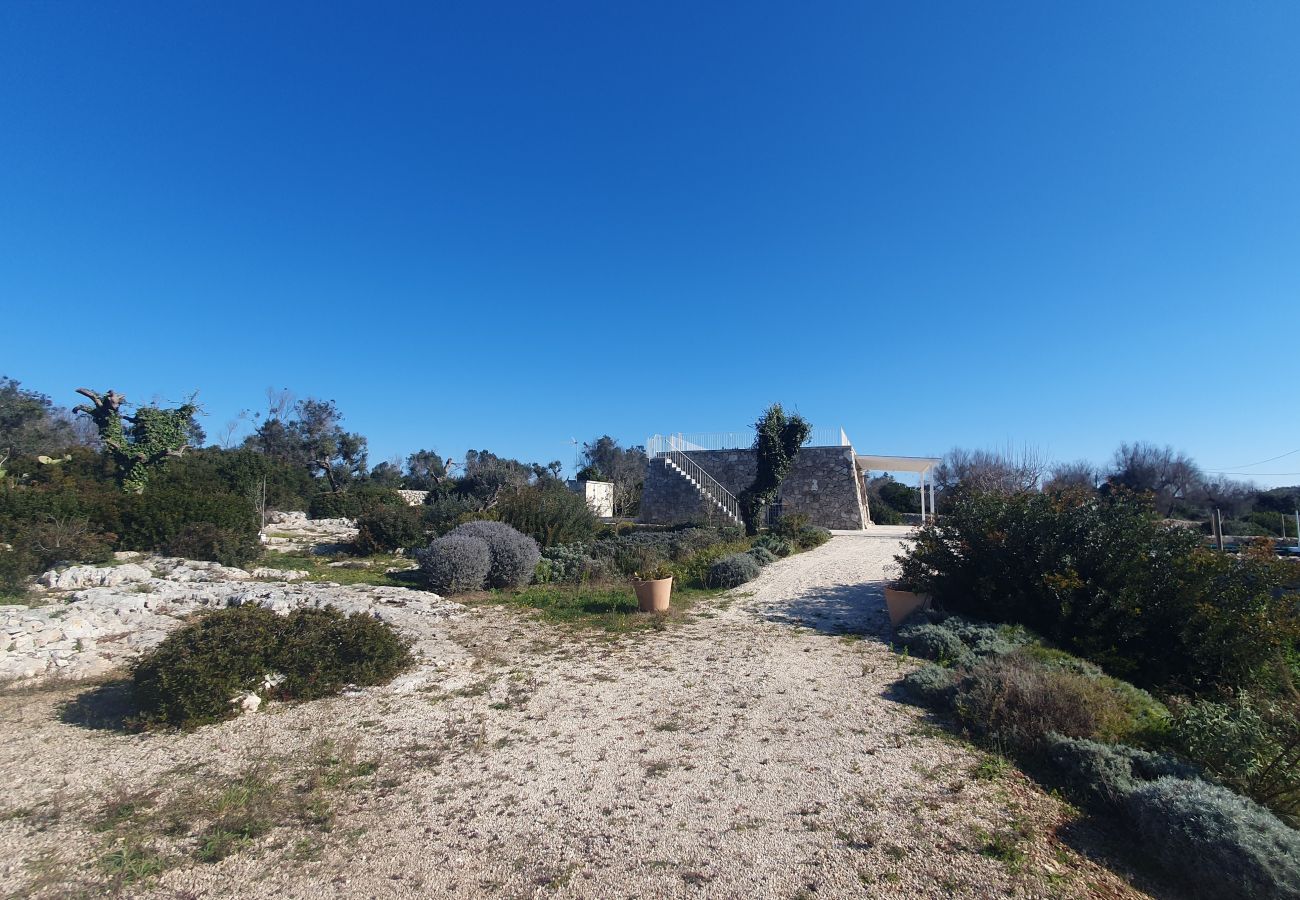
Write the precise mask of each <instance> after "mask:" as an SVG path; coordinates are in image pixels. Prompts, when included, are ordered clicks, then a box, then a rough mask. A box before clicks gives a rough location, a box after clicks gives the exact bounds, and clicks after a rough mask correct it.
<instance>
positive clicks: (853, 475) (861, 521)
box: [641, 447, 868, 529]
mask: <svg viewBox="0 0 1300 900" xmlns="http://www.w3.org/2000/svg"><path fill="white" fill-rule="evenodd" d="M686 455H687V456H688V457H690V459H691V460H692V461H693V462H695V463H696V465H698V466H699V467H700V468H701V469H703V470H704V471H705V472H708V473H709V475H711V476H712V477H713V478H716V479H717V480H718V482H719V483H720V484H721V485H722V486H723V487H725V488H726V489H727V490H729V491H731V493H733V494H737V495H738V494H740V492H741V491H743V490H744V489H745V488H747V487H748V486H749V485H750V484H752V483H753V481H754V475H755V473H756V472H757V469H758V461H757V458H756V457H755V455H754V451H753V450H696V451H692V452H689V453H687V454H686ZM864 496H865V492H864V491H863V487H862V482H861V478H860V477H859V475H858V471H857V465H856V462H855V460H854V454H853V448H852V447H805V448H803V449H802V450H800V451H799V454H798V456H796V457H795V460H794V466H793V467H792V468H791V470H790V474H789V475H788V476H787V477H786V479H785V481H783V482H782V483H781V493H780V497H779V502H780V504H781V510H782V512H784V513H806V514H807V515H808V518H809V520H810V521H811V522H812V523H813V524H814V525H820V526H822V527H823V528H837V529H840V528H843V529H856V528H862V527H864V526H865V525H866V524H867V522H868V516H867V509H866V504H865V501H864V499H863V498H864ZM704 506H705V504H703V503H701V501H700V497H699V494H698V493H696V491H695V489H694V488H693V487H692V486H691V485H690V484H689V483H688V482H687V481H686V479H684V478H682V477H681V476H680V475H678V474H677V473H676V472H674V471H672V470H671V469H668V468H667V467H666V466H664V464H663V461H662V460H652V461H651V462H650V464H649V466H648V468H647V469H646V482H645V492H644V493H643V494H642V498H641V520H642V521H643V522H654V523H658V524H664V525H675V524H679V523H681V522H698V521H703V520H704Z"/></svg>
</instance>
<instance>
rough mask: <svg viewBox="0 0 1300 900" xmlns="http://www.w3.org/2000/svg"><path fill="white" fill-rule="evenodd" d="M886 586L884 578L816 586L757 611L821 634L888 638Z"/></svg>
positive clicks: (773, 618)
mask: <svg viewBox="0 0 1300 900" xmlns="http://www.w3.org/2000/svg"><path fill="white" fill-rule="evenodd" d="M884 588H885V583H884V582H883V581H866V582H862V583H861V584H840V585H832V586H828V587H824V588H815V589H813V590H811V591H808V592H807V593H805V594H801V595H800V596H798V597H795V598H793V599H790V600H782V601H778V602H774V603H767V604H763V605H761V606H759V607H758V608H757V609H756V612H757V613H758V614H759V616H761V617H762V618H764V619H766V620H767V621H769V622H783V623H787V624H791V625H802V626H803V627H805V628H811V629H813V630H814V631H818V632H820V633H822V634H829V635H844V634H856V635H862V636H864V637H875V638H879V639H880V640H886V641H887V640H889V637H890V634H891V629H890V625H889V612H888V611H887V610H886V609H885V590H884Z"/></svg>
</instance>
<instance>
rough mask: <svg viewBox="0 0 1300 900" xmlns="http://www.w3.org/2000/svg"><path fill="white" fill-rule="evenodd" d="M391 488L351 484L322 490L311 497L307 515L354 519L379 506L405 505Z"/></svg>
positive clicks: (314, 517) (318, 517)
mask: <svg viewBox="0 0 1300 900" xmlns="http://www.w3.org/2000/svg"><path fill="white" fill-rule="evenodd" d="M405 505H406V501H405V500H403V499H402V495H401V494H399V493H397V491H395V490H393V489H392V488H386V487H378V486H375V485H353V486H352V487H350V488H348V489H347V490H345V491H322V492H321V493H319V494H316V495H315V496H313V497H312V498H311V501H310V503H309V504H308V506H307V515H309V516H310V517H311V518H313V519H356V518H359V517H361V516H363V515H365V514H366V513H368V512H371V511H373V510H375V509H377V508H378V507H381V506H405Z"/></svg>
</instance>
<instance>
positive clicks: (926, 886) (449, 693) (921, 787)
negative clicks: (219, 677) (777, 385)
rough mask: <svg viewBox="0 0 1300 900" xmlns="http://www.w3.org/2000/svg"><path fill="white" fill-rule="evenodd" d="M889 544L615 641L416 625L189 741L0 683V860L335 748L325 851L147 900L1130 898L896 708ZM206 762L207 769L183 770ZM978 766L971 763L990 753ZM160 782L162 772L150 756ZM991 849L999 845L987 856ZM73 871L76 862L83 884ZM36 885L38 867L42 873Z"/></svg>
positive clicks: (814, 558)
mask: <svg viewBox="0 0 1300 900" xmlns="http://www.w3.org/2000/svg"><path fill="white" fill-rule="evenodd" d="M898 548H899V538H898V537H897V535H889V534H885V535H852V536H839V537H836V538H834V539H833V540H832V541H831V542H830V543H829V544H827V545H826V546H824V547H821V548H819V549H818V550H815V551H812V552H809V553H805V554H801V555H799V556H796V557H793V558H791V559H787V560H782V561H779V562H777V563H775V564H773V565H772V566H769V567H768V568H767V569H765V570H764V572H763V575H762V576H761V578H760V579H759V580H758V581H756V582H753V583H751V584H749V585H746V586H745V587H744V588H741V589H739V590H737V591H735V592H732V594H731V595H729V596H727V597H723V598H721V599H718V600H711V601H705V602H703V603H702V604H700V606H698V607H697V609H696V610H695V612H694V614H693V615H692V617H691V618H690V620H689V621H687V622H686V623H684V624H681V625H678V626H676V627H670V628H668V629H666V630H664V631H660V632H649V633H642V634H638V635H635V636H632V637H627V638H623V639H620V640H617V641H611V640H610V639H608V638H606V637H604V636H603V635H588V634H585V633H584V634H577V635H575V633H574V632H572V631H567V630H560V629H555V628H552V627H550V626H546V625H542V624H540V623H538V622H536V621H535V620H533V619H531V618H530V617H528V616H526V615H523V614H520V613H518V612H515V611H510V610H499V609H478V610H476V611H472V612H471V613H470V614H467V615H466V616H464V617H462V618H461V619H458V620H451V621H446V620H443V621H438V622H436V623H433V624H432V625H431V627H433V628H436V629H437V630H438V634H437V636H436V637H437V640H436V641H435V642H433V644H431V646H436V647H440V648H441V650H439V651H438V654H439V657H440V659H439V663H440V666H441V668H434V667H429V668H428V669H427V670H425V671H424V672H423V673H422V674H421V675H420V676H419V677H416V678H408V679H405V680H403V681H402V682H401V683H400V684H398V685H394V686H390V687H388V688H384V689H380V690H372V691H367V692H365V693H363V694H361V695H358V696H353V697H343V698H338V699H335V700H329V701H323V702H318V703H314V704H307V705H302V706H296V707H282V708H279V709H272V711H271V712H269V713H265V714H259V715H256V716H245V717H244V718H242V719H240V720H237V721H234V722H230V723H226V724H224V725H221V726H217V727H213V728H208V729H203V730H200V731H198V732H196V733H193V734H188V735H184V734H182V735H168V734H161V735H151V736H146V737H139V736H131V735H124V734H121V733H118V732H113V731H97V730H93V729H88V728H84V727H78V726H76V725H72V724H65V723H64V722H61V721H60V720H59V718H58V717H57V714H56V704H57V701H58V700H60V699H64V698H65V697H66V692H65V693H64V694H63V695H60V694H58V693H57V692H54V693H48V692H47V693H35V694H30V695H10V696H8V697H5V698H3V699H2V700H0V714H2V715H3V716H4V718H5V721H6V723H7V724H6V731H7V733H8V735H9V737H8V738H7V739H6V740H5V742H4V744H3V746H0V774H3V775H4V777H5V783H6V784H7V785H8V797H7V804H0V814H3V813H4V812H5V809H6V808H10V809H17V808H21V807H30V806H31V805H32V804H34V803H40V802H49V801H50V800H51V799H53V800H56V801H57V804H58V806H59V808H60V809H62V810H63V812H62V814H61V815H59V816H57V817H56V818H55V820H54V821H52V822H49V823H46V825H45V826H44V827H43V829H40V830H36V829H33V828H32V826H31V824H30V821H29V820H28V819H25V818H22V817H16V816H12V815H11V816H9V817H7V818H0V876H2V877H3V878H4V882H5V886H6V888H8V889H9V890H10V891H13V892H14V893H15V895H17V896H22V895H23V894H24V892H25V891H26V892H29V893H30V892H31V891H32V890H33V885H36V884H37V882H36V881H35V880H34V879H35V877H36V876H35V875H33V874H32V873H33V872H34V871H36V868H35V867H36V863H34V862H33V860H37V861H40V865H41V866H44V867H45V868H44V869H42V871H48V868H49V864H50V860H52V859H53V860H55V861H57V862H58V864H60V865H62V866H65V867H66V877H63V878H58V879H55V880H54V883H53V884H51V885H47V887H48V891H46V890H45V889H44V888H43V889H42V892H43V893H48V895H50V896H56V895H58V894H57V891H58V890H62V889H63V887H66V886H67V885H69V884H75V883H76V881H77V879H78V878H79V877H82V876H83V875H85V873H88V872H90V871H91V867H92V866H93V860H94V859H95V858H96V849H95V848H96V847H97V844H96V841H97V840H100V839H99V838H98V836H97V835H95V834H94V833H93V832H91V831H90V829H89V828H88V826H87V822H89V821H90V820H91V819H92V818H93V814H94V811H95V809H96V805H97V804H98V803H99V800H98V797H99V796H101V795H103V793H104V792H105V791H107V790H109V789H110V788H111V787H114V786H117V787H125V788H128V789H131V788H137V789H138V788H140V787H147V786H150V785H162V786H163V787H164V789H166V787H167V785H169V784H172V783H173V782H174V781H176V779H180V778H183V777H186V776H184V775H181V774H177V773H178V772H184V771H188V770H187V768H186V767H192V768H193V769H194V770H196V771H207V772H213V771H217V772H231V771H238V770H239V769H240V767H241V766H246V765H248V764H249V763H250V762H251V761H254V760H257V759H267V758H275V759H283V758H290V759H291V758H293V757H294V755H295V754H306V753H308V752H309V750H310V748H311V747H312V746H314V745H316V743H317V742H319V741H321V740H322V739H325V738H329V739H333V740H336V741H342V740H346V741H349V742H351V743H353V744H354V745H355V753H356V754H357V758H359V759H365V760H373V761H375V762H377V763H378V765H379V769H378V772H377V773H376V775H375V776H374V777H373V778H372V779H371V781H373V782H374V784H373V785H372V786H370V787H358V788H355V789H353V790H350V791H349V792H348V793H347V795H346V798H345V799H344V800H343V801H341V802H342V804H343V805H342V807H341V809H340V812H339V817H338V821H337V824H336V825H335V827H334V829H333V830H332V831H330V832H329V833H328V834H325V835H323V836H321V837H320V838H319V839H320V840H321V841H323V843H324V847H323V850H322V852H320V853H318V854H315V855H314V857H313V858H309V859H305V860H303V859H291V858H290V855H289V854H288V851H287V850H286V849H285V848H286V847H292V846H294V843H295V839H296V836H295V835H292V834H290V835H285V834H283V833H282V832H283V831H284V829H280V830H278V831H277V832H273V833H272V834H271V835H268V836H266V837H263V838H261V839H259V841H258V842H257V843H255V844H254V845H253V846H251V847H250V848H249V849H247V850H245V851H243V852H242V853H239V854H237V855H235V856H232V857H230V858H227V859H225V860H224V861H222V862H220V863H216V864H208V865H204V864H199V863H193V862H187V863H186V864H185V865H182V866H177V867H175V868H172V869H170V870H169V871H167V872H165V873H163V874H162V875H161V876H158V877H157V878H156V879H153V880H151V881H147V882H145V883H144V886H140V885H135V886H129V887H128V888H127V889H126V893H127V894H131V893H137V894H141V895H146V896H157V897H173V898H175V897H241V898H251V897H265V898H271V897H412V898H415V897H551V896H556V897H593V898H613V897H626V898H635V897H641V898H652V897H735V898H752V897H783V898H784V897H934V898H946V897H1002V896H1018V897H1031V896H1032V897H1039V896H1043V897H1045V896H1055V897H1077V896H1133V895H1136V892H1135V891H1133V889H1131V888H1129V887H1128V886H1127V885H1126V884H1125V883H1124V882H1123V881H1122V880H1121V879H1119V878H1118V877H1117V876H1115V875H1114V874H1113V873H1111V872H1109V871H1108V870H1106V869H1103V868H1101V867H1100V866H1098V865H1097V864H1095V863H1093V862H1091V861H1089V860H1088V859H1085V858H1084V857H1082V856H1080V855H1079V854H1078V853H1076V852H1075V851H1074V850H1073V849H1071V848H1070V847H1068V846H1066V844H1065V843H1064V842H1063V841H1062V840H1061V839H1059V838H1058V837H1057V835H1056V829H1057V827H1058V826H1059V825H1060V824H1061V823H1062V822H1063V821H1064V820H1065V814H1064V813H1063V811H1062V809H1061V807H1060V805H1059V804H1058V803H1057V802H1056V801H1055V800H1053V799H1051V798H1049V797H1047V796H1045V795H1044V794H1043V793H1042V792H1041V791H1040V790H1039V789H1038V788H1036V787H1035V786H1033V785H1032V784H1031V783H1029V782H1028V781H1027V780H1026V779H1025V778H1024V777H1023V776H1021V775H1019V774H1018V773H1016V772H1015V771H1014V770H1011V771H1003V772H1001V773H999V772H998V771H997V770H996V769H993V770H992V777H977V775H976V774H975V772H976V767H977V765H978V764H979V763H980V761H981V759H982V757H981V755H980V754H979V753H977V752H975V751H973V750H970V749H967V748H966V747H965V746H964V745H962V744H961V743H960V742H958V741H955V740H953V739H952V738H950V737H948V736H947V735H946V734H944V733H943V732H942V731H941V730H940V729H938V728H936V727H935V726H934V725H933V724H931V723H929V722H928V720H927V717H926V715H925V714H924V713H922V712H921V711H919V710H917V709H915V708H913V707H911V706H908V705H905V704H903V703H900V702H897V701H896V700H895V699H893V692H892V689H891V685H892V683H893V682H894V681H896V680H897V678H898V677H899V674H900V673H901V672H903V671H905V669H906V667H907V666H908V665H910V663H908V662H906V661H905V660H902V659H901V658H900V657H898V656H896V655H895V654H893V653H892V652H890V651H889V649H888V647H887V645H886V644H885V643H884V642H883V641H882V638H883V639H885V640H887V634H888V631H887V629H888V624H887V619H886V617H885V614H884V609H883V605H882V601H881V599H880V592H879V587H880V585H879V582H880V580H881V578H882V577H883V572H884V568H885V566H886V565H887V564H888V563H889V562H890V560H891V558H892V556H893V554H894V553H896V552H897V551H898ZM205 767H206V768H205ZM988 769H989V767H987V766H986V767H985V769H984V770H983V771H985V772H987V771H988ZM168 773H170V774H168ZM1007 847H1010V848H1011V849H1010V850H1006V849H1005V848H1007ZM86 877H89V876H88V875H87V876H86ZM41 884H45V882H41Z"/></svg>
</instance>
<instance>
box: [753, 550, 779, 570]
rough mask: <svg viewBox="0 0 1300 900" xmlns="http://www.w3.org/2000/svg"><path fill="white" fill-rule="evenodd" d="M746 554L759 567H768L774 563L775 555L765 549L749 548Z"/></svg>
mask: <svg viewBox="0 0 1300 900" xmlns="http://www.w3.org/2000/svg"><path fill="white" fill-rule="evenodd" d="M747 552H748V553H749V555H750V556H752V557H754V561H755V562H756V563H758V564H759V565H760V566H768V565H771V564H772V563H774V562H776V555H775V554H774V553H772V551H771V550H768V549H767V548H766V547H757V546H755V547H750V548H749V550H748V551H747Z"/></svg>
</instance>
